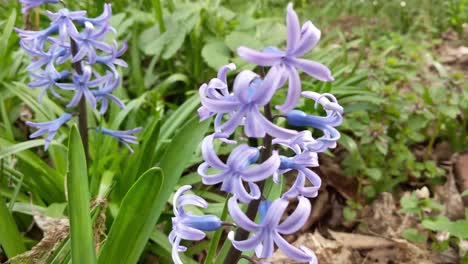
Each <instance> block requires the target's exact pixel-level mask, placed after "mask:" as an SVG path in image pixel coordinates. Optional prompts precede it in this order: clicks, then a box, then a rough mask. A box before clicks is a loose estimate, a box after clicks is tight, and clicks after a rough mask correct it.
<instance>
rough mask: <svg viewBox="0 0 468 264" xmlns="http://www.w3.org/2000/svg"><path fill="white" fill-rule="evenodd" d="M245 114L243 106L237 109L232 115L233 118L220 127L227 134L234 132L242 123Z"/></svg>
mask: <svg viewBox="0 0 468 264" xmlns="http://www.w3.org/2000/svg"><path fill="white" fill-rule="evenodd" d="M244 116H245V109H243V108H241V109H239V111H237V112H236V113H235V114H234V115H232V116H231V118H230V119H229V120H228V121H226V123H224V124H223V125H221V126H220V127H219V129H220V130H221V132H222V133H223V134H226V135H228V136H229V135H231V134H232V133H234V131H235V130H236V128H237V127H238V126H240V125H241V124H242V119H243V118H244Z"/></svg>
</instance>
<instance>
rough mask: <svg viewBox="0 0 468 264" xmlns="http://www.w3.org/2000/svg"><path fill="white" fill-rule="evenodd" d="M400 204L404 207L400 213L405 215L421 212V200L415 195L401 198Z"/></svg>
mask: <svg viewBox="0 0 468 264" xmlns="http://www.w3.org/2000/svg"><path fill="white" fill-rule="evenodd" d="M400 204H401V206H402V207H403V208H402V209H401V210H400V211H401V212H403V213H417V212H419V210H420V209H419V199H418V197H416V195H415V194H414V193H412V194H411V195H404V196H403V197H401V199H400Z"/></svg>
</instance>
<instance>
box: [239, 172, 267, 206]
mask: <svg viewBox="0 0 468 264" xmlns="http://www.w3.org/2000/svg"><path fill="white" fill-rule="evenodd" d="M232 194H234V195H235V197H237V199H239V201H241V202H243V203H249V202H250V201H252V200H257V199H259V198H260V195H261V193H260V189H258V187H257V189H255V190H251V193H249V192H247V190H246V189H245V187H244V184H243V183H242V178H240V177H236V178H234V179H233V190H232Z"/></svg>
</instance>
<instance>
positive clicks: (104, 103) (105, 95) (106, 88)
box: [92, 76, 125, 115]
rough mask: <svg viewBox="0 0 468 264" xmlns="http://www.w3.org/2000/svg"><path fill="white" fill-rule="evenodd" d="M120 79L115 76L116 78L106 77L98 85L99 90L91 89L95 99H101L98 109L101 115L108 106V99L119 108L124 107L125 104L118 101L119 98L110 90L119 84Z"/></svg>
mask: <svg viewBox="0 0 468 264" xmlns="http://www.w3.org/2000/svg"><path fill="white" fill-rule="evenodd" d="M119 83H120V79H119V77H118V76H117V78H116V79H114V80H112V79H110V78H109V79H108V80H107V82H105V83H102V84H101V85H100V86H99V90H92V93H93V95H94V97H96V101H97V102H99V101H101V108H100V109H99V114H101V115H103V114H105V113H106V112H107V109H108V107H109V100H112V101H114V102H115V103H116V104H117V105H118V106H120V108H122V109H125V104H124V103H123V102H122V101H120V99H119V98H118V97H117V96H115V95H113V94H112V92H113V91H114V90H115V89H117V87H118V86H119Z"/></svg>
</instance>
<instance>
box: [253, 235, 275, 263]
mask: <svg viewBox="0 0 468 264" xmlns="http://www.w3.org/2000/svg"><path fill="white" fill-rule="evenodd" d="M274 249H275V244H274V241H273V234H272V233H271V232H268V233H267V234H265V235H264V236H263V241H262V244H261V250H259V252H256V254H257V257H259V258H269V257H271V256H272V255H273V251H274Z"/></svg>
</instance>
